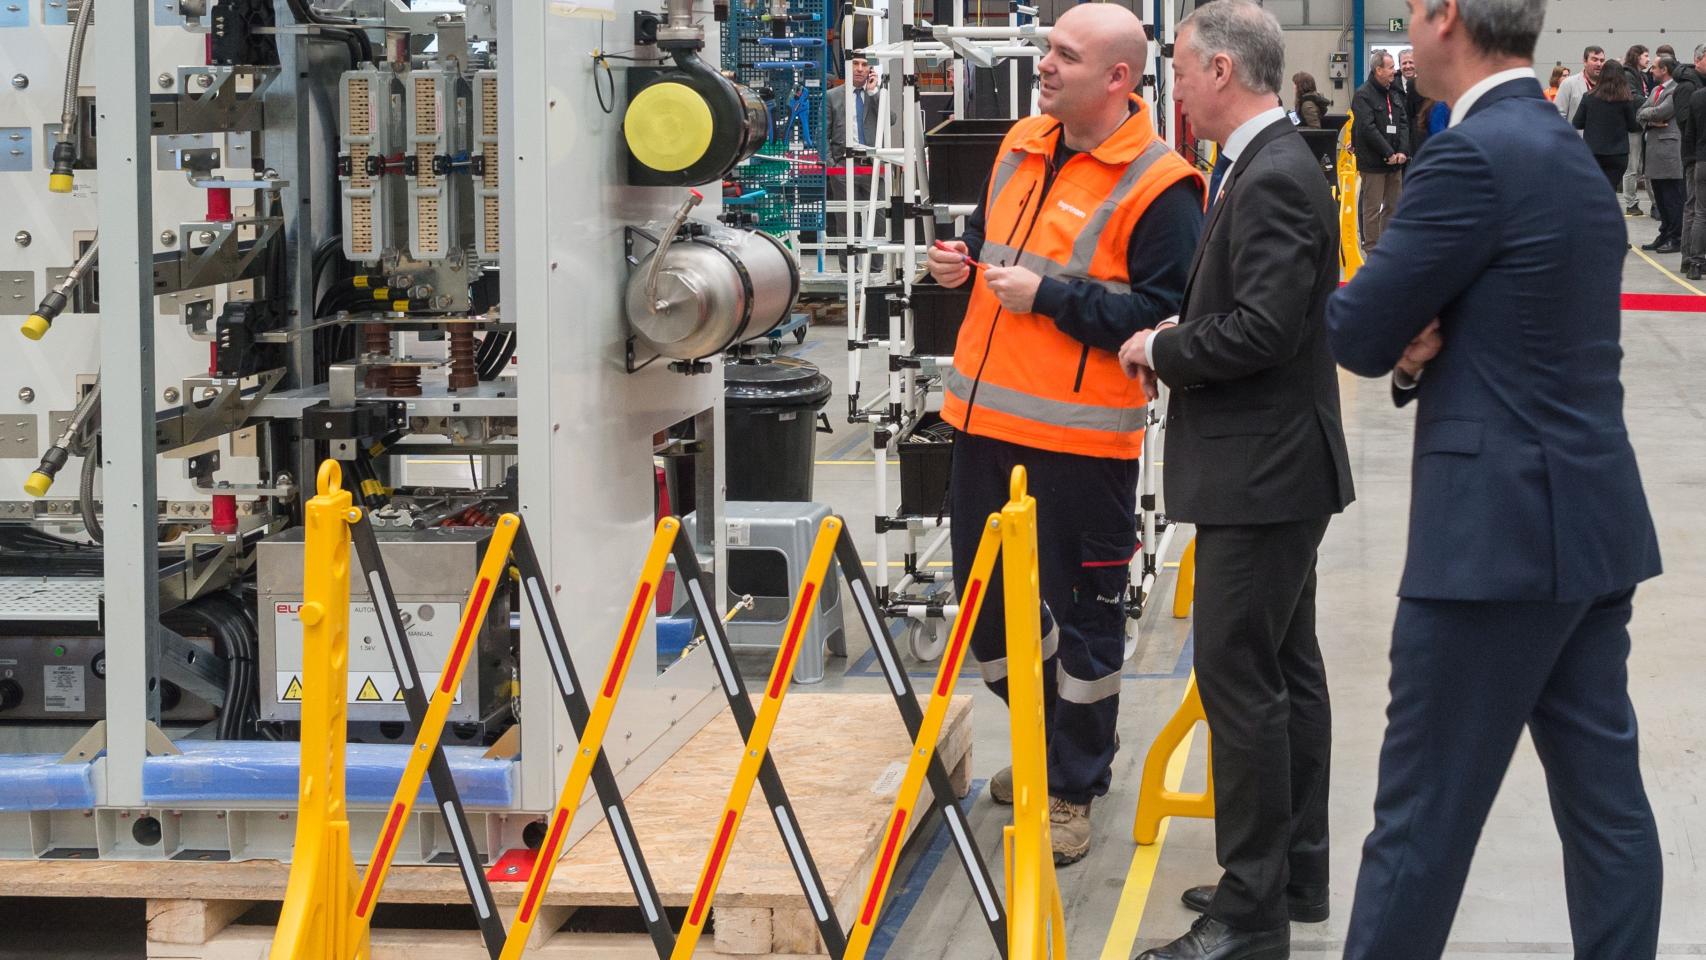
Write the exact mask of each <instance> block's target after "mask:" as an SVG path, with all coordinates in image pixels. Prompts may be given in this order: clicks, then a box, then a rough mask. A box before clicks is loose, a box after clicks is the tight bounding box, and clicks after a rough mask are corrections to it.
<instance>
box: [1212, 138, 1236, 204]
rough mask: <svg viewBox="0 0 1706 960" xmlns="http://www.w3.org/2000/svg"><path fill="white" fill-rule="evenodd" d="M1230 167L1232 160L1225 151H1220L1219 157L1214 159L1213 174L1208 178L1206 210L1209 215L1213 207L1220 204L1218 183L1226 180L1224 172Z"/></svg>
mask: <svg viewBox="0 0 1706 960" xmlns="http://www.w3.org/2000/svg"><path fill="white" fill-rule="evenodd" d="M1231 167H1232V158H1231V157H1229V156H1227V155H1226V151H1225V150H1222V151H1220V155H1219V156H1217V157H1215V158H1214V173H1213V174H1212V175H1210V176H1209V178H1208V209H1209V212H1210V213H1213V212H1214V205H1215V204H1216V203H1219V202H1220V182H1221V181H1222V180H1225V179H1226V171H1227V170H1229V169H1231Z"/></svg>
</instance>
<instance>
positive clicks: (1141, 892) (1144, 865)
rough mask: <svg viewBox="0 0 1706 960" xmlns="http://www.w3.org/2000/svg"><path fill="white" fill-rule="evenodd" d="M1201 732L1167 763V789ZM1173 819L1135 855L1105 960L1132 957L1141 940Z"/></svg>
mask: <svg viewBox="0 0 1706 960" xmlns="http://www.w3.org/2000/svg"><path fill="white" fill-rule="evenodd" d="M1196 737H1197V733H1196V731H1195V730H1192V731H1191V732H1190V733H1188V734H1186V735H1185V740H1184V742H1183V743H1181V744H1179V749H1178V750H1176V751H1174V753H1173V759H1172V760H1170V761H1168V763H1167V789H1168V790H1177V789H1179V784H1180V782H1182V781H1183V780H1184V778H1185V764H1186V762H1187V761H1188V760H1189V759H1190V755H1191V744H1192V742H1194V741H1195V740H1196ZM1172 822H1173V821H1172V818H1171V817H1169V818H1168V819H1166V820H1163V821H1161V832H1160V833H1159V834H1158V835H1157V836H1156V838H1155V842H1154V843H1152V844H1150V845H1149V846H1147V847H1138V848H1137V852H1136V853H1134V854H1132V858H1131V869H1130V870H1129V871H1127V872H1126V876H1125V889H1124V890H1123V891H1121V893H1120V904H1119V907H1118V908H1117V909H1116V910H1115V911H1114V923H1113V926H1111V927H1109V928H1108V939H1107V941H1106V942H1105V943H1103V945H1102V960H1128V958H1129V957H1130V956H1131V950H1132V945H1133V944H1135V943H1137V931H1138V927H1140V926H1141V925H1142V924H1143V912H1144V910H1145V909H1147V908H1148V906H1149V891H1150V888H1151V887H1152V886H1153V885H1154V883H1155V871H1156V868H1158V867H1159V866H1160V865H1161V851H1162V850H1164V849H1166V847H1167V827H1168V825H1169V824H1171V823H1172Z"/></svg>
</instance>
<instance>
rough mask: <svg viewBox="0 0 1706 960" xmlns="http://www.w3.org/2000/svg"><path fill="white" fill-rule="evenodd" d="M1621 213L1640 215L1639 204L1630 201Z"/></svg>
mask: <svg viewBox="0 0 1706 960" xmlns="http://www.w3.org/2000/svg"><path fill="white" fill-rule="evenodd" d="M1623 215H1624V216H1626V217H1638V216H1640V215H1641V205H1640V204H1638V203H1631V204H1630V205H1629V206H1628V207H1626V208H1625V209H1624V211H1623Z"/></svg>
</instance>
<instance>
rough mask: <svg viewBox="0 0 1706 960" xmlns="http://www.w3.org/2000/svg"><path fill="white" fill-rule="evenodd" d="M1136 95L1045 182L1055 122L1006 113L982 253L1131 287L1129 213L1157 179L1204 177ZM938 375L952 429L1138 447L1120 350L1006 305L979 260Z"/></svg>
mask: <svg viewBox="0 0 1706 960" xmlns="http://www.w3.org/2000/svg"><path fill="white" fill-rule="evenodd" d="M1132 102H1133V103H1134V104H1136V108H1135V109H1134V110H1133V112H1132V115H1131V117H1130V118H1129V119H1127V120H1126V122H1125V123H1124V124H1122V125H1121V126H1120V128H1119V129H1118V130H1116V131H1114V134H1113V136H1111V137H1109V138H1108V139H1107V140H1105V141H1103V142H1102V144H1101V145H1100V146H1098V147H1097V148H1096V149H1095V150H1092V151H1089V152H1087V153H1080V154H1078V155H1076V156H1074V157H1072V159H1070V160H1068V161H1067V162H1066V163H1065V165H1063V166H1062V167H1061V169H1060V170H1059V171H1058V172H1057V173H1056V174H1055V176H1054V179H1053V181H1052V182H1051V183H1049V186H1048V190H1047V192H1046V193H1044V190H1043V184H1044V182H1045V178H1047V176H1048V170H1049V167H1050V166H1051V165H1052V164H1053V163H1054V151H1055V145H1056V143H1057V142H1058V141H1059V139H1060V137H1061V136H1062V132H1061V123H1060V121H1059V120H1056V119H1055V118H1053V117H1050V116H1038V117H1026V118H1024V119H1022V120H1019V121H1018V122H1016V123H1014V124H1013V127H1012V129H1011V130H1009V131H1008V133H1007V137H1006V139H1004V140H1003V141H1002V142H1001V153H1000V154H999V159H998V160H997V161H996V164H995V170H994V172H993V173H992V174H991V175H990V178H989V195H988V197H987V198H986V199H985V205H984V214H985V215H984V230H983V250H982V253H981V256H980V258H979V259H981V260H982V261H983V262H984V263H987V264H990V265H992V266H1013V265H1018V266H1022V267H1026V268H1028V269H1030V270H1032V271H1034V272H1036V273H1037V274H1040V275H1041V276H1044V277H1055V278H1057V279H1059V280H1063V281H1072V280H1090V281H1094V282H1096V283H1100V284H1102V285H1103V286H1105V287H1107V288H1109V289H1110V290H1112V291H1114V292H1116V293H1120V294H1127V293H1130V292H1131V285H1130V283H1131V277H1130V275H1129V273H1128V271H1127V269H1126V252H1127V249H1128V248H1129V247H1130V244H1131V231H1132V227H1133V225H1135V224H1136V223H1137V221H1138V218H1140V217H1142V216H1143V213H1144V211H1145V210H1147V209H1148V208H1149V204H1150V203H1151V202H1152V201H1153V200H1154V199H1155V198H1156V197H1158V196H1160V195H1161V192H1162V191H1163V190H1166V189H1167V188H1168V187H1170V186H1172V185H1173V184H1175V183H1178V182H1179V181H1180V180H1183V179H1185V178H1187V177H1194V178H1196V180H1197V182H1198V184H1199V185H1200V184H1201V182H1202V177H1201V175H1200V174H1198V173H1197V172H1196V171H1195V170H1193V169H1192V168H1191V166H1190V165H1189V164H1188V163H1186V162H1185V161H1184V159H1183V158H1182V157H1180V156H1179V155H1178V154H1177V153H1174V152H1173V151H1172V150H1170V149H1168V147H1167V144H1166V143H1165V142H1163V141H1162V140H1160V139H1159V138H1158V137H1156V136H1155V128H1154V126H1153V124H1152V123H1151V121H1150V116H1149V108H1148V107H1147V106H1146V105H1145V104H1144V103H1143V101H1142V100H1140V99H1138V98H1137V97H1135V96H1134V97H1132ZM1167 253H1168V254H1169V255H1171V254H1173V253H1176V251H1167ZM946 380H947V382H946V384H945V391H944V392H945V395H944V397H943V402H942V418H943V419H944V420H946V421H948V422H949V423H950V424H952V425H953V426H954V427H955V429H958V430H963V431H966V432H967V433H973V434H977V435H978V436H984V437H994V438H996V439H999V440H1006V441H1009V442H1011V443H1017V444H1020V445H1022V446H1027V447H1036V448H1038V449H1042V450H1052V451H1057V452H1060V453H1073V454H1080V455H1083V456H1088V457H1113V458H1117V459H1123V460H1130V459H1135V458H1136V457H1137V456H1138V455H1139V454H1141V453H1142V452H1143V423H1144V404H1145V403H1146V402H1147V401H1148V398H1147V397H1145V396H1144V393H1143V388H1142V387H1141V386H1140V385H1139V383H1138V381H1136V380H1133V379H1130V378H1128V377H1127V376H1126V375H1125V371H1123V370H1121V369H1120V361H1119V357H1118V356H1117V355H1116V354H1113V353H1110V352H1108V351H1106V350H1101V349H1097V348H1095V347H1091V346H1088V345H1086V344H1084V343H1081V342H1079V341H1077V340H1074V339H1073V338H1072V337H1069V336H1067V335H1066V334H1064V333H1062V332H1061V331H1060V328H1058V327H1056V326H1055V325H1054V321H1053V320H1051V319H1050V318H1048V317H1045V316H1043V315H1041V314H1037V313H1024V314H1013V313H1011V312H1009V311H1007V310H1005V309H1004V308H1003V307H1002V306H1001V302H1000V301H999V300H997V299H996V298H995V294H993V293H991V292H990V290H989V285H988V284H987V283H986V282H985V281H984V278H983V275H982V272H981V271H977V272H976V277H975V284H974V286H973V287H972V294H971V303H970V305H969V306H968V307H967V308H966V319H965V323H964V324H963V325H962V326H961V327H960V333H959V340H958V342H957V343H956V344H955V346H954V368H953V370H952V371H950V372H949V373H948V375H947V378H946ZM968 420H969V424H968Z"/></svg>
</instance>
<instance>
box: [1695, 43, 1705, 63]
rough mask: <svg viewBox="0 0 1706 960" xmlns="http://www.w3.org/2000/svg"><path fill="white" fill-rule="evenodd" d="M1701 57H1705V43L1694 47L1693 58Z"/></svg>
mask: <svg viewBox="0 0 1706 960" xmlns="http://www.w3.org/2000/svg"><path fill="white" fill-rule="evenodd" d="M1701 57H1706V43H1702V44H1700V45H1699V46H1697V47H1695V48H1694V59H1696V60H1699V59H1700V58H1701Z"/></svg>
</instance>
